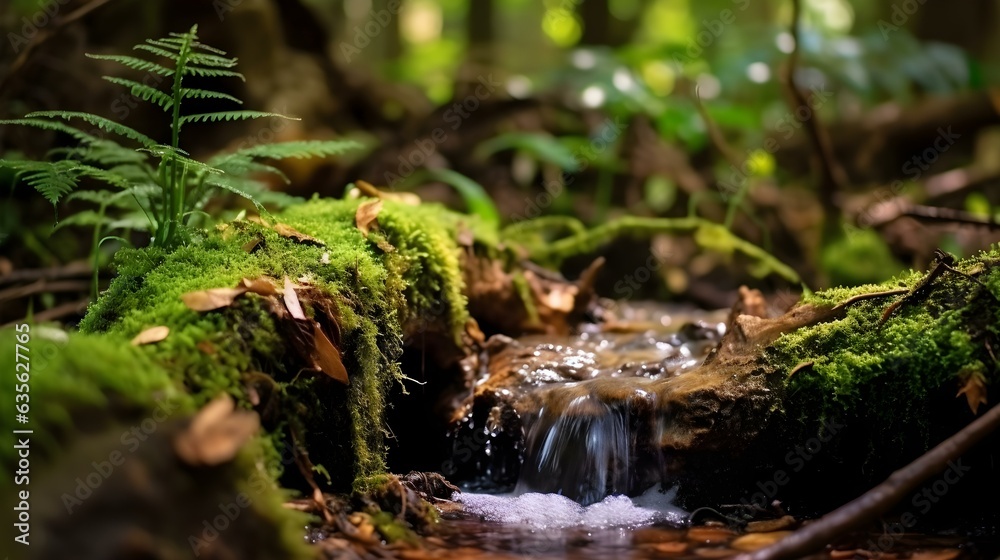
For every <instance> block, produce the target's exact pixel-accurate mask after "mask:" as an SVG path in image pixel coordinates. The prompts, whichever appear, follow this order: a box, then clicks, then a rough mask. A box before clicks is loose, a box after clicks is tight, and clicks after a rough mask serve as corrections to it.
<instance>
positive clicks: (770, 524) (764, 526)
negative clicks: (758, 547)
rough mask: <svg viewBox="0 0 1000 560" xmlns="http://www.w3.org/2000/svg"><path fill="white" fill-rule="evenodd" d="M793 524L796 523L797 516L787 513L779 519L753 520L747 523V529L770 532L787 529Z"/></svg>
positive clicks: (753, 531)
mask: <svg viewBox="0 0 1000 560" xmlns="http://www.w3.org/2000/svg"><path fill="white" fill-rule="evenodd" d="M792 525H795V518H794V517H792V516H791V515H786V516H784V517H779V518H778V519H765V520H764V521H751V522H750V523H747V526H746V531H747V532H748V533H770V532H771V531H780V530H782V529H787V528H789V527H791V526H792Z"/></svg>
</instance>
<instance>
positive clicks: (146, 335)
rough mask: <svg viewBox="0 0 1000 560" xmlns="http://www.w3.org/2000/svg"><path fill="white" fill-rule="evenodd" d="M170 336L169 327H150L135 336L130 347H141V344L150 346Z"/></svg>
mask: <svg viewBox="0 0 1000 560" xmlns="http://www.w3.org/2000/svg"><path fill="white" fill-rule="evenodd" d="M169 334H170V327H163V326H160V327H150V328H148V329H146V330H144V331H142V332H141V333H139V334H137V335H135V338H133V339H132V346H142V345H143V344H152V343H154V342H159V341H161V340H163V339H165V338H167V335H169Z"/></svg>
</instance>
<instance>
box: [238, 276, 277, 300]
mask: <svg viewBox="0 0 1000 560" xmlns="http://www.w3.org/2000/svg"><path fill="white" fill-rule="evenodd" d="M237 287H243V288H246V291H248V292H250V293H251V294H257V295H261V296H276V295H278V287H277V286H275V285H274V282H272V281H271V279H270V278H267V277H266V276H261V277H260V278H244V279H243V280H240V285H239V286H237Z"/></svg>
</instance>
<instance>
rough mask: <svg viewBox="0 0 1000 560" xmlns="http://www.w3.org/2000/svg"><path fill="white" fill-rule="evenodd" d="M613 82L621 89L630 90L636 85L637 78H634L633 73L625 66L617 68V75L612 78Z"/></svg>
mask: <svg viewBox="0 0 1000 560" xmlns="http://www.w3.org/2000/svg"><path fill="white" fill-rule="evenodd" d="M611 82H612V83H613V84H615V87H616V88H618V90H619V91H629V90H630V89H632V88H634V87H635V80H634V79H632V73H631V72H629V71H628V70H626V69H625V68H619V69H617V70H615V75H614V77H612V78H611Z"/></svg>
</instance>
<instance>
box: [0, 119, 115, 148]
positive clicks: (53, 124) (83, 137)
mask: <svg viewBox="0 0 1000 560" xmlns="http://www.w3.org/2000/svg"><path fill="white" fill-rule="evenodd" d="M6 124H9V125H21V126H31V127H34V128H41V129H45V130H54V131H56V132H62V133H64V134H67V135H69V136H71V137H73V138H74V139H75V140H77V141H78V142H82V143H84V144H91V143H93V142H97V141H98V140H99V138H97V137H96V136H92V135H90V134H87V133H86V132H84V131H82V130H80V129H77V128H74V127H72V126H70V125H68V124H66V123H64V122H60V121H50V120H47V119H10V120H0V125H6Z"/></svg>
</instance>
